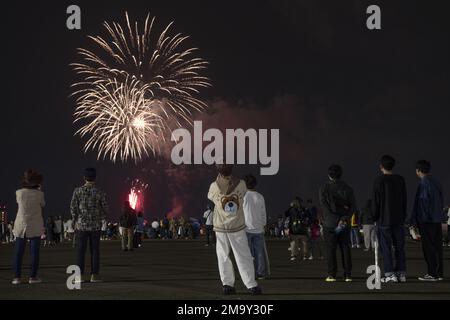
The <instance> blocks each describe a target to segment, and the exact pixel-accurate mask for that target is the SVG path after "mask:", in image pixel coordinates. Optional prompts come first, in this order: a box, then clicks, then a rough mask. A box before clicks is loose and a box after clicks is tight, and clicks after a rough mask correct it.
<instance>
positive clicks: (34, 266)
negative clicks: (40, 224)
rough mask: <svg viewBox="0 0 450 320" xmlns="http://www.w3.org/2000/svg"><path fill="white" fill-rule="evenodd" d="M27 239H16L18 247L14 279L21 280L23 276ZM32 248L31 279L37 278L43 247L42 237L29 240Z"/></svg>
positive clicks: (16, 246)
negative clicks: (41, 248) (40, 253)
mask: <svg viewBox="0 0 450 320" xmlns="http://www.w3.org/2000/svg"><path fill="white" fill-rule="evenodd" d="M27 240H28V239H27V238H16V245H15V250H14V262H13V267H14V277H15V278H20V277H21V276H22V260H23V255H24V253H25V247H26V245H27ZM29 240H30V248H31V273H30V278H36V277H37V273H38V269H39V250H40V246H41V237H34V238H29Z"/></svg>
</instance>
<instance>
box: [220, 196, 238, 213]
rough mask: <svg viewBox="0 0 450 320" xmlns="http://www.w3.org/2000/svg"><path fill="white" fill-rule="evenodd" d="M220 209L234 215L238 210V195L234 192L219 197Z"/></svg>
mask: <svg viewBox="0 0 450 320" xmlns="http://www.w3.org/2000/svg"><path fill="white" fill-rule="evenodd" d="M220 202H221V203H222V209H223V211H225V213H227V214H228V215H230V216H235V215H236V213H237V211H238V210H239V196H238V195H236V194H231V195H226V196H223V197H222V198H221V199H220Z"/></svg>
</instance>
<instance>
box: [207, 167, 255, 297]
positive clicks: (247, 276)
mask: <svg viewBox="0 0 450 320" xmlns="http://www.w3.org/2000/svg"><path fill="white" fill-rule="evenodd" d="M217 171H218V173H219V174H218V176H217V179H216V181H214V182H213V183H212V184H211V186H210V188H209V192H208V199H209V200H211V201H212V202H213V203H214V205H215V207H214V217H213V224H214V231H215V232H216V252H217V260H218V264H219V273H220V278H221V280H222V285H223V293H224V294H225V295H229V294H234V293H236V290H235V288H234V283H235V275H234V270H233V263H232V261H231V258H230V253H231V250H232V251H233V255H234V257H235V260H236V263H237V267H238V269H239V274H240V275H241V279H242V282H243V283H244V285H245V286H246V287H247V289H248V290H249V292H250V293H251V294H254V295H257V294H261V293H262V292H261V288H260V287H259V286H258V283H257V282H256V280H255V268H254V265H253V257H252V254H251V252H250V248H249V245H248V240H247V234H246V232H245V229H246V225H245V217H244V211H243V199H244V195H245V193H246V192H247V187H246V186H245V182H244V181H242V180H239V179H236V178H235V177H233V176H232V171H233V166H232V165H228V164H218V165H217Z"/></svg>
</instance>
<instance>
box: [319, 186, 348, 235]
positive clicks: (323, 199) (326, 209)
mask: <svg viewBox="0 0 450 320" xmlns="http://www.w3.org/2000/svg"><path fill="white" fill-rule="evenodd" d="M319 199H320V205H321V206H322V209H323V219H324V221H323V226H324V227H325V228H336V227H337V225H338V223H339V220H340V219H341V218H342V217H348V218H350V217H351V215H352V213H353V212H356V201H355V196H354V194H353V189H352V188H351V187H350V186H349V185H348V184H346V183H345V182H344V181H341V180H336V181H331V180H330V181H328V182H326V183H325V184H324V185H323V186H322V187H320V190H319Z"/></svg>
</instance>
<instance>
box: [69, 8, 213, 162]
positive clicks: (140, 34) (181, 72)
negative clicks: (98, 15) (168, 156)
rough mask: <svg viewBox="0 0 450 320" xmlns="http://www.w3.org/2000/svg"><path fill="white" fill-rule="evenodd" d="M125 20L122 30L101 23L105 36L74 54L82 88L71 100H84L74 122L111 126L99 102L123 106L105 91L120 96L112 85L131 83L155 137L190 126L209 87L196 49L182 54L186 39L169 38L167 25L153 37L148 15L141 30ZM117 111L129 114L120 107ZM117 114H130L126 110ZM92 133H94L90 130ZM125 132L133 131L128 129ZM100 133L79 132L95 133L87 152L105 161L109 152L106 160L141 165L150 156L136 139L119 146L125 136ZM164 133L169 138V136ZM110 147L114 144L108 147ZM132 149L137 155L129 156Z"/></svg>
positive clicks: (152, 20)
mask: <svg viewBox="0 0 450 320" xmlns="http://www.w3.org/2000/svg"><path fill="white" fill-rule="evenodd" d="M125 20H126V21H125V24H124V26H122V25H121V24H119V23H117V22H112V23H108V22H105V23H104V27H105V31H106V33H105V36H89V39H90V40H91V41H92V44H93V47H92V49H90V50H88V49H83V48H80V49H78V54H79V56H80V58H81V61H80V62H78V63H73V64H71V66H72V67H73V69H74V71H75V72H76V73H78V74H79V75H80V76H82V77H83V80H82V81H81V82H78V83H76V84H74V86H75V87H77V88H78V87H81V88H82V89H80V90H79V91H77V92H75V95H78V94H82V95H83V96H84V98H82V99H78V108H77V112H76V119H79V118H91V119H97V118H98V117H99V118H102V121H105V119H106V118H107V119H111V120H110V121H114V120H115V119H116V117H112V118H111V117H110V116H109V113H110V110H111V108H110V107H109V108H106V105H105V103H104V102H103V99H105V98H106V96H108V97H107V98H106V100H108V99H109V100H112V99H114V100H121V101H122V102H126V101H127V100H128V99H123V98H121V97H112V96H111V94H112V92H111V91H110V94H109V95H108V94H107V93H106V92H105V90H110V89H113V90H114V95H117V94H122V93H123V91H122V90H117V89H118V87H116V85H117V84H120V83H127V82H129V81H130V80H131V81H133V90H135V91H141V92H142V94H137V93H135V95H138V96H140V100H142V101H141V102H143V101H145V103H142V104H143V105H146V106H151V108H150V109H151V111H150V112H152V113H154V114H155V115H157V116H158V117H159V120H160V121H159V123H158V128H155V130H153V131H159V132H160V137H163V136H164V131H163V130H161V129H162V128H165V129H166V130H169V129H171V128H172V127H181V126H182V125H183V124H186V123H187V124H192V114H193V112H196V111H202V110H203V109H205V108H206V104H205V103H204V102H203V101H202V100H200V99H199V98H198V94H199V91H200V89H202V88H205V87H209V86H210V81H209V79H208V78H207V77H205V76H203V75H202V73H203V72H204V71H205V69H206V67H207V62H206V61H205V60H203V59H201V58H198V57H195V53H196V51H197V48H186V45H185V42H186V39H188V36H183V35H182V34H180V33H178V34H174V35H171V27H172V24H173V23H170V24H169V25H168V26H167V27H166V28H164V29H163V30H162V32H161V33H157V32H155V30H154V29H155V17H150V15H148V16H147V18H146V19H145V22H144V24H143V25H139V23H138V22H137V21H136V22H134V23H131V22H130V19H129V17H128V14H127V13H125ZM86 88H87V92H88V94H89V95H90V98H89V100H88V105H89V107H85V106H83V103H84V102H85V101H86V99H85V98H86V96H85V95H86ZM97 90H99V91H100V92H99V93H98V94H96V93H95V91H97ZM97 98H98V100H97V102H95V101H94V100H95V99H97ZM96 104H99V105H102V106H103V107H105V110H104V112H105V114H104V115H100V114H99V113H100V112H101V110H100V108H99V107H98V106H97V107H93V105H96ZM120 106H121V107H122V108H127V105H126V104H124V103H122V104H120ZM91 110H95V115H93V114H89V113H90V112H92V111H91ZM115 112H117V111H115ZM120 113H125V114H128V112H127V111H126V110H123V112H120ZM147 116H148V115H147ZM117 119H120V120H121V121H124V120H128V121H133V124H134V127H135V128H140V127H144V128H145V127H148V122H147V121H143V119H142V118H140V117H127V118H126V119H125V118H124V117H120V118H117ZM161 122H163V125H161ZM150 123H153V122H152V121H151V122H150ZM109 125H110V127H111V126H113V127H114V128H116V127H119V126H121V125H113V124H112V123H109ZM94 127H95V130H93V128H94ZM128 127H132V126H131V124H129V126H128ZM102 131H104V130H102V129H101V128H100V127H99V126H98V125H97V124H91V125H88V126H86V127H84V128H82V129H81V130H79V131H78V133H79V134H81V135H83V136H84V135H86V134H87V133H93V135H92V136H91V138H90V139H89V141H88V143H87V144H86V148H85V149H86V150H87V149H89V148H92V147H97V148H98V150H99V153H100V154H103V156H104V155H106V154H107V153H110V152H112V153H110V158H111V159H113V160H114V159H116V157H120V158H121V159H122V160H126V159H127V158H128V157H131V158H134V159H140V157H141V155H143V154H147V153H148V147H150V145H149V144H148V143H144V141H143V140H142V139H139V141H140V143H141V144H138V143H137V140H134V143H133V144H132V145H130V144H129V145H127V146H125V145H122V146H118V145H117V143H125V142H126V141H129V140H130V139H128V138H126V137H124V136H123V134H126V132H129V131H121V132H122V136H121V137H117V138H115V137H113V136H111V134H112V132H111V131H109V132H108V133H106V132H104V133H102ZM141 131H145V130H141ZM114 132H117V131H116V130H115V131H114ZM130 132H134V131H133V130H131V131H130ZM165 133H166V134H167V131H166V132H165ZM113 141H114V144H113V145H111V144H110V143H111V142H113ZM151 146H152V147H151V150H152V151H155V150H157V149H158V148H156V144H155V143H151ZM133 148H137V149H136V150H133ZM146 151H147V152H146ZM100 154H99V156H100ZM135 156H137V157H135Z"/></svg>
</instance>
